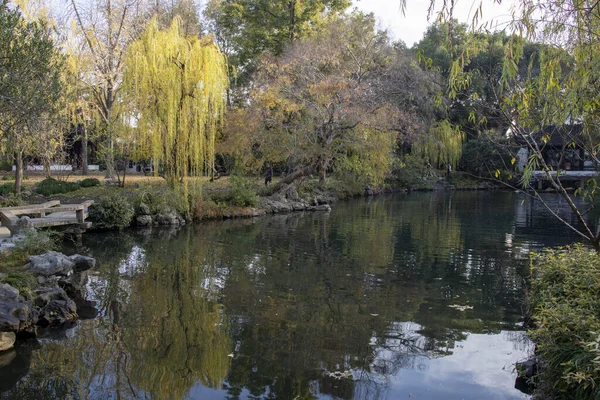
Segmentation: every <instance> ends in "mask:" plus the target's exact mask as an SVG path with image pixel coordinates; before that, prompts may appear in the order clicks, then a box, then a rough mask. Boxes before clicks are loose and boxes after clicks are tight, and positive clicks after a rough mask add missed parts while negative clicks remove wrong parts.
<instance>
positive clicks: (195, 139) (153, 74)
mask: <svg viewBox="0 0 600 400" xmlns="http://www.w3.org/2000/svg"><path fill="white" fill-rule="evenodd" d="M125 65H126V68H125V76H124V84H125V88H126V92H127V97H128V99H130V102H131V103H130V104H131V107H132V108H131V110H130V111H129V112H130V115H132V117H133V119H134V120H135V124H134V125H135V129H134V137H135V141H136V146H137V149H138V151H141V152H143V153H145V154H147V155H149V156H151V157H152V159H153V162H154V167H155V171H159V168H162V169H164V175H165V177H166V179H167V180H168V181H169V183H170V184H171V185H172V186H177V183H179V182H184V177H186V176H188V175H199V174H201V173H202V171H203V170H208V171H212V169H213V165H214V149H215V137H216V133H217V129H218V125H219V122H220V121H221V119H222V117H223V111H224V108H225V100H224V93H225V90H226V89H227V85H228V80H227V67H226V60H225V57H224V56H223V54H222V53H221V52H220V51H219V49H218V47H217V46H216V45H214V44H213V42H212V41H211V40H210V38H205V39H199V38H198V37H197V36H190V37H185V36H184V34H183V31H182V26H181V20H180V19H179V18H175V19H174V20H173V23H172V24H171V26H170V27H169V28H168V29H165V30H161V29H160V28H159V24H158V22H157V20H156V19H153V20H152V21H150V23H149V26H148V28H147V29H146V31H145V32H144V33H143V34H142V35H141V37H140V38H139V39H138V40H136V41H135V42H133V43H132V44H131V46H130V48H129V53H128V56H127V59H126V62H125ZM184 187H185V186H184Z"/></svg>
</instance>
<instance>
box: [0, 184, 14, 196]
mask: <svg viewBox="0 0 600 400" xmlns="http://www.w3.org/2000/svg"><path fill="white" fill-rule="evenodd" d="M14 192H15V184H14V183H5V184H4V185H0V196H6V195H8V194H11V193H14Z"/></svg>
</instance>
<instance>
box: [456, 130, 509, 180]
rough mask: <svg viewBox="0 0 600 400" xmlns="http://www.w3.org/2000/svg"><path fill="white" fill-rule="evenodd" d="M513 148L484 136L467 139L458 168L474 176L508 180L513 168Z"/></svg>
mask: <svg viewBox="0 0 600 400" xmlns="http://www.w3.org/2000/svg"><path fill="white" fill-rule="evenodd" d="M513 150H514V149H512V148H511V147H510V146H509V145H508V144H506V143H499V142H497V141H493V140H491V139H489V138H486V137H481V138H478V139H473V140H469V141H468V142H467V143H465V145H464V146H463V153H462V157H461V161H460V165H459V169H460V170H461V171H465V172H468V173H470V174H473V175H476V176H481V177H486V178H497V179H500V180H509V179H511V178H512V172H511V170H513V169H514V166H513V163H512V159H513Z"/></svg>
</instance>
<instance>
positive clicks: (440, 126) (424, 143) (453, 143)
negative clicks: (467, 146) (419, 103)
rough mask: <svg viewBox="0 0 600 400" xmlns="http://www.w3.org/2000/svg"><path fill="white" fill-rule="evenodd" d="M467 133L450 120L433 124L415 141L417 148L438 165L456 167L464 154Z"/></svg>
mask: <svg viewBox="0 0 600 400" xmlns="http://www.w3.org/2000/svg"><path fill="white" fill-rule="evenodd" d="M464 140H465V134H464V132H462V131H461V130H460V128H458V127H455V126H452V124H451V123H450V122H449V121H448V120H444V121H439V122H436V123H435V124H433V126H432V127H431V128H430V129H429V131H428V132H427V134H426V135H424V136H423V137H422V138H420V140H417V141H416V143H415V150H416V152H417V153H419V154H421V155H422V156H423V157H424V158H425V159H426V160H429V161H430V162H431V163H432V164H435V165H437V166H438V167H443V166H446V165H448V164H450V165H452V167H456V164H458V162H459V161H460V157H461V155H462V148H463V142H464Z"/></svg>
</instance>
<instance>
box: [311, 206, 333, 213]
mask: <svg viewBox="0 0 600 400" xmlns="http://www.w3.org/2000/svg"><path fill="white" fill-rule="evenodd" d="M315 211H326V212H331V207H330V206H329V205H328V204H322V205H320V206H316V207H315Z"/></svg>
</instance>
